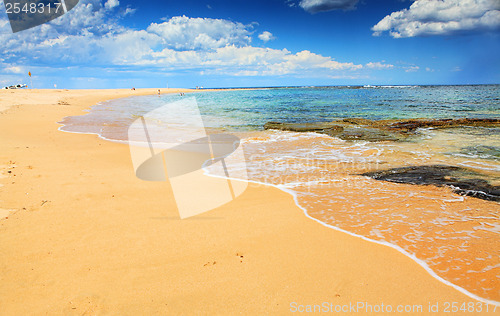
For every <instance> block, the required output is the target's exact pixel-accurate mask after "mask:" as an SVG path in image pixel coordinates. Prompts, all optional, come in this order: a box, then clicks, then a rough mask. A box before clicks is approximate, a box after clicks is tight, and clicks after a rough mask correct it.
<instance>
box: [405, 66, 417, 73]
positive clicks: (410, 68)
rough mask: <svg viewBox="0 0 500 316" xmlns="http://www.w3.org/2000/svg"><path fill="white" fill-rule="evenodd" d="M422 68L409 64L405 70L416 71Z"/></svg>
mask: <svg viewBox="0 0 500 316" xmlns="http://www.w3.org/2000/svg"><path fill="white" fill-rule="evenodd" d="M419 69H420V67H419V66H408V67H405V72H415V71H418V70H419Z"/></svg>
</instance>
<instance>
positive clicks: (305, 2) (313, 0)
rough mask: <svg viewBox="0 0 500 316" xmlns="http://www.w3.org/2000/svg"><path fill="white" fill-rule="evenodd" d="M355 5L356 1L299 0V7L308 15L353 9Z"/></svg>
mask: <svg viewBox="0 0 500 316" xmlns="http://www.w3.org/2000/svg"><path fill="white" fill-rule="evenodd" d="M357 3H358V0H301V1H300V3H299V6H300V7H301V8H302V9H304V10H306V11H307V12H309V13H318V12H324V11H332V10H350V9H354V8H355V7H356V4H357Z"/></svg>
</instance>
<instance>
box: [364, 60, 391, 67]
mask: <svg viewBox="0 0 500 316" xmlns="http://www.w3.org/2000/svg"><path fill="white" fill-rule="evenodd" d="M366 68H370V69H391V68H394V65H391V64H384V63H381V62H379V61H377V62H369V63H367V64H366Z"/></svg>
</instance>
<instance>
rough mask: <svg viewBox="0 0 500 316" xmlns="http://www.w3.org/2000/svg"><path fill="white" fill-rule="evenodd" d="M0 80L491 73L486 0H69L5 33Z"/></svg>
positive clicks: (42, 82) (497, 62) (1, 18)
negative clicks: (67, 6)
mask: <svg viewBox="0 0 500 316" xmlns="http://www.w3.org/2000/svg"><path fill="white" fill-rule="evenodd" d="M0 43H2V44H1V45H0V85H2V86H3V85H9V84H16V83H29V78H28V76H27V73H28V71H31V72H32V74H33V85H34V86H35V88H53V87H54V84H55V85H57V87H58V88H130V87H136V88H142V87H166V86H167V85H168V86H169V87H194V86H204V87H249V86H289V85H299V86H300V85H356V84H361V85H364V84H476V83H478V84H481V83H500V58H499V57H498V52H499V51H500V2H499V1H496V0H416V1H409V0H406V1H405V0H380V1H373V0H265V1H258V0H254V1H243V0H232V1H222V0H207V1H198V0H184V1H170V0H162V1H156V0H154V1H144V2H143V1H141V2H138V1H129V0H103V1H99V0H80V2H79V4H78V5H77V6H76V7H75V8H74V9H73V10H71V11H69V12H68V13H67V14H65V15H64V16H62V17H60V18H58V19H56V20H53V21H52V22H49V23H47V24H44V25H41V26H37V27H35V28H32V29H29V30H25V31H22V32H18V33H14V34H13V33H12V31H11V29H10V25H9V22H8V19H7V15H6V12H5V8H4V7H3V6H0Z"/></svg>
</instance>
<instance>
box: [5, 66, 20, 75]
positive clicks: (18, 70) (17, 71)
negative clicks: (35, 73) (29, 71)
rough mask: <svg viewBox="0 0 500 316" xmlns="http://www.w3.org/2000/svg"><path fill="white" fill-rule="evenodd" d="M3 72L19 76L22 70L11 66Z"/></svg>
mask: <svg viewBox="0 0 500 316" xmlns="http://www.w3.org/2000/svg"><path fill="white" fill-rule="evenodd" d="M4 72H9V73H13V74H20V73H22V72H23V69H22V68H21V67H19V66H11V67H6V68H5V69H4Z"/></svg>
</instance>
